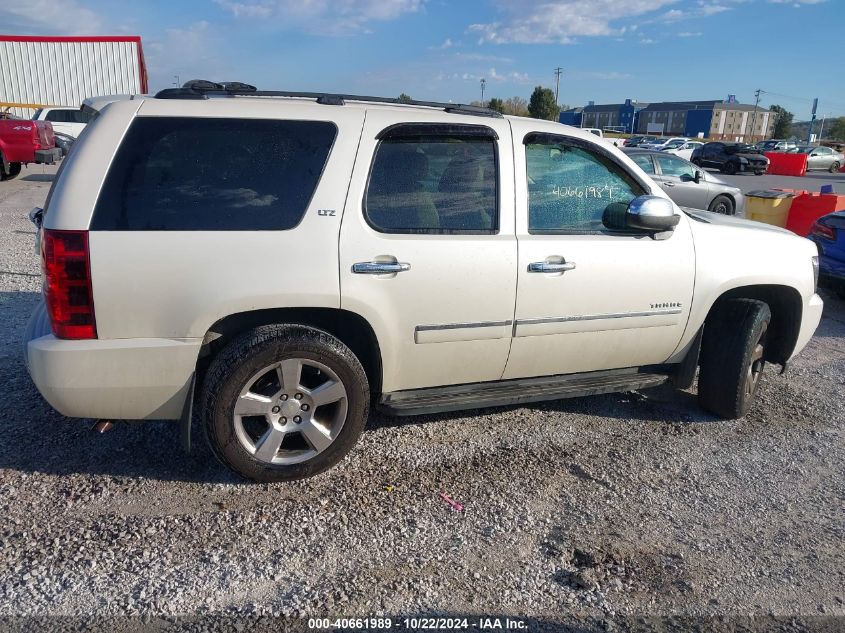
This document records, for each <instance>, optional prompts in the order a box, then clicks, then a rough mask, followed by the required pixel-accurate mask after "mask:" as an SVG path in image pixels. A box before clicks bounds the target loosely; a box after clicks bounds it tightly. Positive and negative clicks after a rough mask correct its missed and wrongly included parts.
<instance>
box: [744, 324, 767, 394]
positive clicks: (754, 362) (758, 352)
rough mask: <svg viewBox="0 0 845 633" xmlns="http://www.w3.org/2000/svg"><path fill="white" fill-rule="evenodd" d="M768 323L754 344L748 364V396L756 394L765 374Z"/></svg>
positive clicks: (746, 380) (746, 392)
mask: <svg viewBox="0 0 845 633" xmlns="http://www.w3.org/2000/svg"><path fill="white" fill-rule="evenodd" d="M767 328H768V324H767V323H764V324H763V330H762V331H761V332H760V338H758V339H757V343H756V344H755V345H754V351H753V352H751V362H750V363H749V364H748V374H747V375H746V377H745V394H746V395H747V396H748V397H751V396H753V395H754V392H755V391H756V390H757V384H758V383H759V382H760V376H761V375H762V374H763V365H764V364H765V361H764V360H763V353H764V352H765V347H764V340H765V338H766V329H767Z"/></svg>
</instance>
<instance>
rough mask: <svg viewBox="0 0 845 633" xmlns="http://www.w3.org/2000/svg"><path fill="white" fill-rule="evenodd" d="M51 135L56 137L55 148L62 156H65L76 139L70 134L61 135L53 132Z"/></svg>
mask: <svg viewBox="0 0 845 633" xmlns="http://www.w3.org/2000/svg"><path fill="white" fill-rule="evenodd" d="M53 135H54V136H55V137H56V147H58V148H59V149H60V150H62V156H67V155H68V152H70V148H71V147H73V144H74V142H75V141H76V138H75V137H73V136H71V135H70V134H62V133H61V132H54V134H53Z"/></svg>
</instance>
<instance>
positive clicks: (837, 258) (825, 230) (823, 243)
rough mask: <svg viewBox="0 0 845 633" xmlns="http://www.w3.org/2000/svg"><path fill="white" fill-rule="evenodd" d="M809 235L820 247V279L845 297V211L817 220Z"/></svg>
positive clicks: (841, 296) (840, 295)
mask: <svg viewBox="0 0 845 633" xmlns="http://www.w3.org/2000/svg"><path fill="white" fill-rule="evenodd" d="M808 237H809V238H810V239H811V240H813V241H814V242H815V243H816V245H817V246H818V247H819V277H820V281H821V282H822V283H823V284H824V285H826V286H828V287H830V288H832V289H833V290H834V291H835V292H836V294H838V295H839V297H840V298H842V299H845V211H837V212H836V213H831V214H829V215H825V216H823V217H821V218H819V219H818V220H816V222H815V224H813V227H812V228H811V229H810V235H809V236H808Z"/></svg>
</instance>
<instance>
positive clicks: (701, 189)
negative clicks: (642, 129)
mask: <svg viewBox="0 0 845 633" xmlns="http://www.w3.org/2000/svg"><path fill="white" fill-rule="evenodd" d="M623 151H624V152H625V153H626V154H627V155H628V156H629V157H630V158H631V160H633V161H634V162H635V163H636V164H637V165H639V166H640V168H642V170H643V171H644V172H645V173H647V174H648V175H649V176H651V179H652V180H654V181H655V182H656V183H657V184H659V185H660V187H661V188H662V189H663V191H665V192H666V193H667V195H668V196H669V197H670V198H672V200H674V201H675V203H676V204H677V205H678V206H681V207H689V208H692V209H706V210H707V211H713V212H714V213H721V214H722V215H740V216H742V215H744V214H745V196H744V195H743V194H742V190H741V189H739V188H738V187H735V186H733V185H731V184H729V183H727V182H724V181H723V180H719V178H718V177H716V176H714V175H713V174H711V173H709V172H707V171H705V170H703V169H701V168H699V167H696V166H695V165H693V164H692V163H691V162H689V161H688V160H684V159H683V158H681V157H679V156H673V155H672V154H667V153H666V152H659V151H656V150H649V149H641V148H639V147H638V148H636V149H625V150H623Z"/></svg>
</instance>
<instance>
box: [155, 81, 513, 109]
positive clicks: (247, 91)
mask: <svg viewBox="0 0 845 633" xmlns="http://www.w3.org/2000/svg"><path fill="white" fill-rule="evenodd" d="M238 96H247V97H293V98H300V99H315V100H316V101H317V103H319V104H321V105H333V106H342V105H345V103H346V102H347V101H361V102H364V103H385V104H389V105H408V106H418V107H426V108H439V109H443V110H445V111H446V112H449V113H452V114H468V115H473V116H486V117H495V118H501V117H502V114H501V113H500V112H497V111H496V110H491V109H490V108H485V107H482V106H474V105H465V104H462V103H444V102H440V101H417V100H414V99H398V98H393V97H370V96H365V95H350V94H335V93H329V92H295V91H286V90H258V89H256V88H255V86H250V85H249V84H244V83H241V82H238V81H229V82H223V83H216V82H213V81H206V80H203V79H193V80H191V81H187V82H185V84H184V85H183V86H182V87H181V88H166V89H164V90H160V91H159V92H158V93H156V99H208V98H209V97H238Z"/></svg>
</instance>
